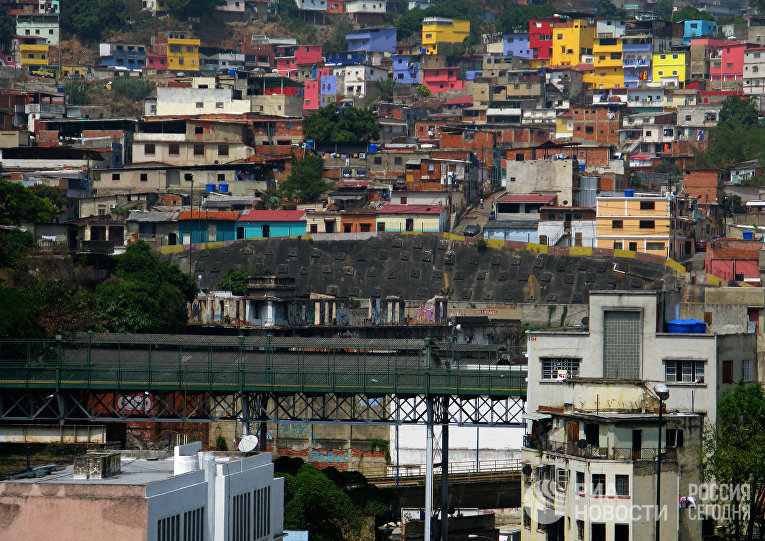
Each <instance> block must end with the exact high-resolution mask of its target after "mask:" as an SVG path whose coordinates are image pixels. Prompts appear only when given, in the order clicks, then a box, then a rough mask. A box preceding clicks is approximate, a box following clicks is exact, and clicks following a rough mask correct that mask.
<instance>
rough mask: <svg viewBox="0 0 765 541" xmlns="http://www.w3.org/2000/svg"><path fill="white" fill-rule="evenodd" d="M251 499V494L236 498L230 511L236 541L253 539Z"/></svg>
mask: <svg viewBox="0 0 765 541" xmlns="http://www.w3.org/2000/svg"><path fill="white" fill-rule="evenodd" d="M250 497H251V495H250V493H249V492H245V493H244V494H239V495H238V496H234V499H233V502H232V505H231V511H230V513H231V528H232V530H233V534H234V535H233V538H234V539H239V540H242V541H244V540H245V539H250V538H251V537H252V514H251V513H252V512H251V509H252V504H251V502H250Z"/></svg>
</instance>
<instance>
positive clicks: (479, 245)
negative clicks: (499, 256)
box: [475, 239, 489, 252]
mask: <svg viewBox="0 0 765 541" xmlns="http://www.w3.org/2000/svg"><path fill="white" fill-rule="evenodd" d="M475 247H476V249H477V250H478V251H479V252H485V251H486V250H488V249H489V244H488V243H487V242H486V239H478V242H476V243H475Z"/></svg>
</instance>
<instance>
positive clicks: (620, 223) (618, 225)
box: [611, 220, 624, 229]
mask: <svg viewBox="0 0 765 541" xmlns="http://www.w3.org/2000/svg"><path fill="white" fill-rule="evenodd" d="M623 228H624V220H611V229H623Z"/></svg>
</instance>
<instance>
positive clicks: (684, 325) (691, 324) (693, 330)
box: [667, 319, 707, 334]
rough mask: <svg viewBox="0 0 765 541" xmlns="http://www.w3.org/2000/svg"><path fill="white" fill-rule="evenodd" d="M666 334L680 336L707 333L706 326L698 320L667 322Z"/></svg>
mask: <svg viewBox="0 0 765 541" xmlns="http://www.w3.org/2000/svg"><path fill="white" fill-rule="evenodd" d="M667 332H668V333H680V334H704V333H706V332H707V324H706V323H704V322H703V321H699V320H698V319H673V320H672V321H667Z"/></svg>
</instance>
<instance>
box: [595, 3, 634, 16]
mask: <svg viewBox="0 0 765 541" xmlns="http://www.w3.org/2000/svg"><path fill="white" fill-rule="evenodd" d="M595 10H596V13H597V14H598V17H604V18H606V19H625V18H626V17H627V10H624V9H622V8H619V7H616V6H615V5H614V4H612V3H611V0H598V1H597V2H596V3H595Z"/></svg>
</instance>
